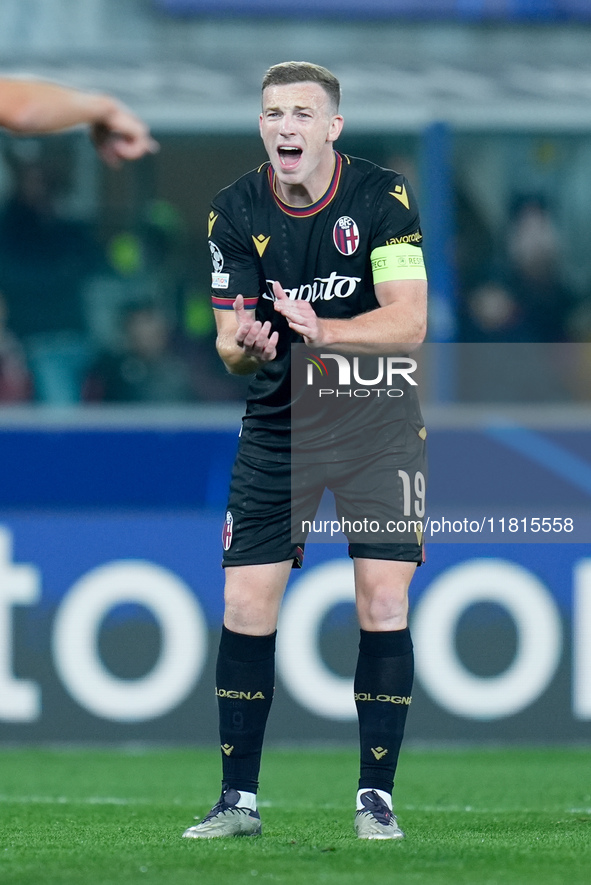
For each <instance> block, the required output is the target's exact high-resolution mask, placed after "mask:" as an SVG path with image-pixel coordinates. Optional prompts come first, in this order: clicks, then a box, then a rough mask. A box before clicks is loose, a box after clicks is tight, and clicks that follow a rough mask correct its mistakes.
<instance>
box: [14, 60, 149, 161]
mask: <svg viewBox="0 0 591 885" xmlns="http://www.w3.org/2000/svg"><path fill="white" fill-rule="evenodd" d="M81 124H85V125H87V126H89V127H90V135H91V138H92V140H93V142H94V145H95V147H96V149H97V151H98V153H99V155H100V156H101V158H102V159H103V160H104V161H105V162H106V163H108V164H109V165H110V166H113V167H115V168H116V167H118V166H119V165H120V164H121V161H122V160H138V159H139V158H140V157H143V156H144V155H145V154H149V153H155V152H156V151H157V149H158V145H157V143H156V142H155V141H154V139H153V138H152V137H151V136H150V133H149V130H148V127H147V126H146V124H145V123H143V122H142V120H140V119H139V117H136V115H135V114H133V113H132V112H131V111H130V110H129V109H128V108H126V107H125V105H123V104H121V103H120V102H118V101H117V100H116V99H114V98H112V97H111V96H109V95H101V94H99V93H93V92H82V91H80V90H78V89H72V88H70V87H67V86H61V85H59V84H57V83H50V82H47V81H43V80H31V79H22V80H21V79H12V78H4V77H2V78H0V126H3V127H4V128H6V129H8V130H10V131H11V132H12V133H14V134H15V135H43V134H46V133H49V132H60V131H62V130H64V129H69V128H71V127H72V126H79V125H81Z"/></svg>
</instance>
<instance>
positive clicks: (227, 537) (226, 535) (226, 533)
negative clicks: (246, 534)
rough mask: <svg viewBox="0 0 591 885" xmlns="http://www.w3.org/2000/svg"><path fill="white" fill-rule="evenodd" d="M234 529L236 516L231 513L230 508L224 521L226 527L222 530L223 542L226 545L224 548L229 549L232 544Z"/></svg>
mask: <svg viewBox="0 0 591 885" xmlns="http://www.w3.org/2000/svg"><path fill="white" fill-rule="evenodd" d="M233 529H234V517H233V516H232V514H231V513H230V511H229V510H227V511H226V519H225V522H224V528H223V531H222V544H223V545H224V550H229V549H230V545H231V544H232V531H233Z"/></svg>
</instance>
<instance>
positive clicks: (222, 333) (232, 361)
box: [215, 295, 279, 375]
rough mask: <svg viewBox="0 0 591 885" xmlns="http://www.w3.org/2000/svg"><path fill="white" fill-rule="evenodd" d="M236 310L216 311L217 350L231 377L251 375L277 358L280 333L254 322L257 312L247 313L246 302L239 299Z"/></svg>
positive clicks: (268, 326) (268, 325)
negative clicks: (264, 364)
mask: <svg viewBox="0 0 591 885" xmlns="http://www.w3.org/2000/svg"><path fill="white" fill-rule="evenodd" d="M233 306H234V310H232V311H229V310H216V311H215V318H216V325H217V331H218V334H217V339H216V348H217V352H218V354H219V355H220V357H221V359H222V361H223V363H224V365H225V366H226V368H227V369H228V371H229V372H230V373H231V374H232V375H251V374H252V373H253V372H256V371H257V370H258V369H259V368H260V366H261V365H262V364H263V363H267V362H269V361H270V360H274V359H275V357H276V356H277V342H278V340H279V333H278V332H272V331H271V323H270V322H268V321H267V322H265V323H261V322H260V320H256V319H255V312H254V310H246V308H245V307H244V298H243V297H242V295H237V296H236V300H235V301H234V305H233Z"/></svg>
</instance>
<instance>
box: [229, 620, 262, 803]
mask: <svg viewBox="0 0 591 885" xmlns="http://www.w3.org/2000/svg"><path fill="white" fill-rule="evenodd" d="M275 637H276V633H272V634H271V635H270V636H247V635H246V634H244V633H234V632H232V631H231V630H228V629H227V628H226V627H222V637H221V640H220V649H219V653H218V661H217V668H216V695H217V699H218V710H219V716H220V740H221V745H222V772H223V782H224V783H226V784H228V785H229V786H230V787H234V789H235V790H242V791H246V792H249V793H256V791H257V788H258V785H259V782H258V777H259V768H260V764H261V752H262V749H263V737H264V734H265V725H266V724H267V717H268V715H269V710H270V709H271V701H272V700H273V687H274V682H275Z"/></svg>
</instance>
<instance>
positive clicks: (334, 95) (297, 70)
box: [262, 61, 341, 111]
mask: <svg viewBox="0 0 591 885" xmlns="http://www.w3.org/2000/svg"><path fill="white" fill-rule="evenodd" d="M290 83H318V84H319V85H320V86H322V88H323V89H324V91H325V92H326V94H327V95H328V97H329V99H330V101H331V102H332V104H333V106H334V110H335V111H338V109H339V102H340V100H341V84H340V83H339V81H338V80H337V78H336V77H335V75H334V74H331V72H330V71H329V70H328V69H327V68H323V67H322V65H315V64H312V63H311V62H307V61H284V62H282V63H281V64H279V65H273V67H272V68H269V70H268V71H267V72H266V73H265V76H264V77H263V87H262V88H263V91H264V90H265V89H266V88H267V86H287V85H289V84H290Z"/></svg>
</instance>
